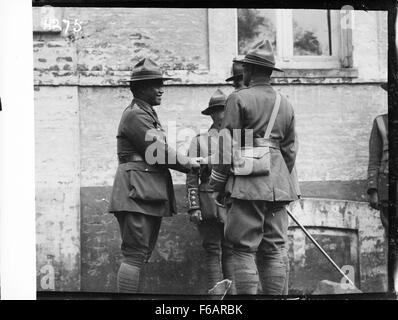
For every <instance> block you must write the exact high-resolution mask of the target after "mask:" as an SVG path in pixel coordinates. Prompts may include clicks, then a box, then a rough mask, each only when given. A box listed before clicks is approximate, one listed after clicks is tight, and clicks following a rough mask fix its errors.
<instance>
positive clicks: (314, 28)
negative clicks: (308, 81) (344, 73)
mask: <svg viewBox="0 0 398 320" xmlns="http://www.w3.org/2000/svg"><path fill="white" fill-rule="evenodd" d="M237 19H238V23H237V28H238V32H237V33H238V41H237V44H238V48H237V53H238V55H240V56H243V55H244V54H245V53H246V52H247V50H248V49H249V48H250V47H252V46H253V45H254V44H255V43H256V42H258V41H260V40H263V39H268V40H270V42H271V43H272V45H273V48H274V52H275V55H276V64H277V66H278V67H281V68H340V67H341V63H340V57H341V52H340V51H341V50H340V41H341V28H340V11H338V10H308V9H246V8H245V9H243V8H241V9H237Z"/></svg>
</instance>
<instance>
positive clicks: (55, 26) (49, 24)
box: [43, 18, 82, 35]
mask: <svg viewBox="0 0 398 320" xmlns="http://www.w3.org/2000/svg"><path fill="white" fill-rule="evenodd" d="M62 22H63V23H64V24H65V25H66V27H65V31H64V32H65V35H67V34H68V31H69V28H70V27H71V20H69V19H62ZM43 24H44V29H45V30H54V31H62V27H61V26H60V23H59V20H58V19H51V18H47V19H45V20H44V23H43ZM72 30H73V32H75V33H77V32H79V31H80V30H82V26H81V24H80V23H79V21H78V19H74V21H73V29H72Z"/></svg>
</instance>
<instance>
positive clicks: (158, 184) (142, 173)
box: [127, 169, 168, 202]
mask: <svg viewBox="0 0 398 320" xmlns="http://www.w3.org/2000/svg"><path fill="white" fill-rule="evenodd" d="M127 172H128V174H129V177H130V192H129V197H130V198H131V199H134V200H141V201H154V202H158V201H167V200H168V192H167V177H166V174H165V173H164V172H159V171H151V170H148V169H129V170H127Z"/></svg>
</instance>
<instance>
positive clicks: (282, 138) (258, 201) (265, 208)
mask: <svg viewBox="0 0 398 320" xmlns="http://www.w3.org/2000/svg"><path fill="white" fill-rule="evenodd" d="M241 63H242V64H243V81H244V85H246V86H247V87H246V88H242V89H240V90H237V91H235V92H233V93H232V94H231V95H230V96H229V97H228V99H227V102H226V108H225V115H224V120H223V124H222V127H221V129H222V130H221V131H222V132H223V134H220V135H222V138H223V140H227V141H228V140H229V141H231V140H232V139H233V138H232V134H233V131H236V129H241V134H242V135H244V133H245V130H247V129H249V130H252V133H253V137H254V139H253V141H252V143H253V145H254V146H257V145H258V146H262V145H265V144H266V145H267V146H269V147H270V163H271V167H270V172H269V174H268V175H247V176H244V175H234V174H232V173H231V163H232V145H233V144H232V143H223V144H221V143H220V149H219V157H218V158H219V159H230V161H229V162H228V161H226V162H225V161H223V162H222V163H220V164H214V165H213V166H212V168H213V169H212V173H211V177H210V182H209V185H210V187H211V188H212V189H213V190H214V191H215V192H214V197H216V198H217V199H218V201H219V202H221V199H225V204H226V206H227V218H226V229H225V237H226V239H227V241H229V242H231V243H232V245H233V263H234V279H235V285H236V293H237V294H256V293H257V289H258V282H259V280H260V281H261V285H262V291H263V293H264V294H276V295H280V294H286V293H287V285H288V275H289V263H288V257H287V229H288V215H287V212H286V209H285V206H286V205H287V204H288V203H289V202H291V201H294V200H296V199H297V190H296V188H295V184H294V182H293V181H292V176H291V172H292V170H293V168H294V165H295V159H296V154H297V149H298V142H297V137H296V132H295V116H294V110H293V107H292V106H291V104H290V102H289V101H288V100H287V99H286V98H285V97H284V96H282V95H280V103H279V111H278V113H277V116H276V118H275V122H274V125H273V126H272V130H271V134H270V137H269V139H268V140H267V141H263V140H264V135H265V132H266V129H267V126H268V123H269V121H270V118H271V113H272V110H273V107H274V105H276V104H278V103H277V102H276V101H278V100H279V99H278V100H276V99H277V93H276V91H275V90H274V89H273V88H272V87H271V85H270V76H271V74H272V71H273V70H277V71H282V70H280V69H277V68H276V67H275V59H274V54H273V51H272V47H271V44H270V43H269V41H261V42H259V43H258V44H256V45H255V46H254V47H253V48H252V49H251V50H249V52H248V53H247V54H246V56H245V58H244V59H243V60H241ZM234 138H235V136H234ZM240 141H245V139H244V138H243V137H241V138H240ZM226 146H227V147H226ZM228 146H231V147H230V148H228ZM232 168H233V166H232ZM256 253H257V260H256Z"/></svg>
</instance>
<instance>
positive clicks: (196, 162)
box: [189, 157, 209, 169]
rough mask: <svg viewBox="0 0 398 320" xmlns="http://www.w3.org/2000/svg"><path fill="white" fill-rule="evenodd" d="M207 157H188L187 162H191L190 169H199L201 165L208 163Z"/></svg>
mask: <svg viewBox="0 0 398 320" xmlns="http://www.w3.org/2000/svg"><path fill="white" fill-rule="evenodd" d="M208 159H209V158H203V157H195V158H189V163H190V164H191V168H192V169H199V168H200V166H201V165H206V164H208Z"/></svg>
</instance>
